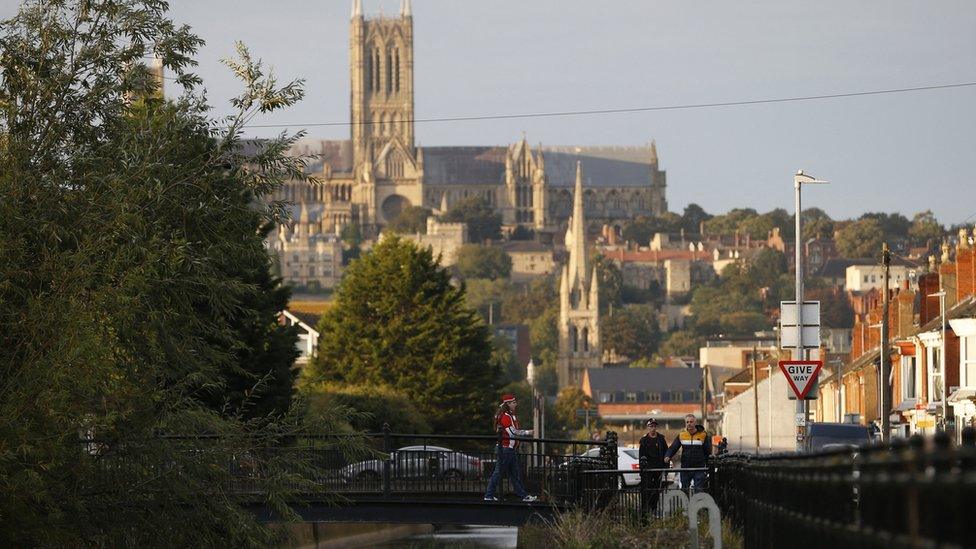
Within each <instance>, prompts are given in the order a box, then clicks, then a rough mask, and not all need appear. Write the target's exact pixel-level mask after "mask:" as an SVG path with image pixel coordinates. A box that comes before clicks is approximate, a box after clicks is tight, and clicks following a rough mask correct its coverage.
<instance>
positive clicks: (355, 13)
mask: <svg viewBox="0 0 976 549" xmlns="http://www.w3.org/2000/svg"><path fill="white" fill-rule="evenodd" d="M362 16H363V0H352V15H351V16H350V17H349V18H350V19H355V18H357V17H362Z"/></svg>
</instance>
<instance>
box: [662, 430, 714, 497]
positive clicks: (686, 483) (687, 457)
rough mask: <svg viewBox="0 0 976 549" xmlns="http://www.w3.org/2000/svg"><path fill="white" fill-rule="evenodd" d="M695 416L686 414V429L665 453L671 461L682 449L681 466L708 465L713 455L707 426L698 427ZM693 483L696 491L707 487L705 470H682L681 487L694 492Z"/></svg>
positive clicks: (688, 467)
mask: <svg viewBox="0 0 976 549" xmlns="http://www.w3.org/2000/svg"><path fill="white" fill-rule="evenodd" d="M696 423H697V422H696V421H695V416H694V415H693V414H688V415H686V416H685V429H684V430H683V431H681V433H679V434H678V436H677V437H675V439H674V442H672V443H671V447H670V448H668V451H667V452H666V453H665V454H664V461H666V462H669V463H670V462H671V458H672V457H673V456H674V455H675V454H677V453H678V451H679V450H680V451H681V468H682V469H696V468H704V467H707V466H708V458H709V456H711V455H712V440H711V438H712V437H710V436H709V435H708V433H706V432H705V428H704V427H702V428H701V429H699V428H698V425H697V424H696ZM692 485H694V491H695V492H701V491H703V490H704V489H705V488H706V476H705V471H682V472H681V487H682V488H684V489H685V490H688V493H689V494H691V493H692V490H691V488H692Z"/></svg>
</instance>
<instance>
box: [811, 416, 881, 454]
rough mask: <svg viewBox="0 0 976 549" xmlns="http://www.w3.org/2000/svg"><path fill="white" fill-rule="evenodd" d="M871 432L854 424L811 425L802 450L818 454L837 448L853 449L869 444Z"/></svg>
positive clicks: (862, 426)
mask: <svg viewBox="0 0 976 549" xmlns="http://www.w3.org/2000/svg"><path fill="white" fill-rule="evenodd" d="M871 440H872V439H871V430H870V429H869V428H868V427H865V426H864V425H858V424H856V423H811V424H810V429H809V431H808V432H807V437H806V439H805V440H804V450H805V451H807V452H818V451H821V450H832V449H838V448H850V449H855V448H857V447H858V446H863V445H865V444H869V443H870V442H871Z"/></svg>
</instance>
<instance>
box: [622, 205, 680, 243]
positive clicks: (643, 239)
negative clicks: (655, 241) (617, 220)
mask: <svg viewBox="0 0 976 549" xmlns="http://www.w3.org/2000/svg"><path fill="white" fill-rule="evenodd" d="M680 226H681V218H680V217H679V216H678V215H677V214H673V213H670V212H665V214H664V215H662V216H660V217H649V216H645V215H641V216H637V217H636V218H634V219H632V220H630V221H628V222H627V224H626V225H624V228H623V230H622V231H621V233H620V236H622V237H623V239H624V240H627V241H629V242H635V243H637V244H638V245H640V246H647V245H648V243H650V241H651V238H652V237H653V236H654V234H655V233H671V232H676V231H678V230H679V229H680Z"/></svg>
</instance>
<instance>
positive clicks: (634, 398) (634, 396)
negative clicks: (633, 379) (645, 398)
mask: <svg viewBox="0 0 976 549" xmlns="http://www.w3.org/2000/svg"><path fill="white" fill-rule="evenodd" d="M626 398H627V402H637V393H627V396H626Z"/></svg>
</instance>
